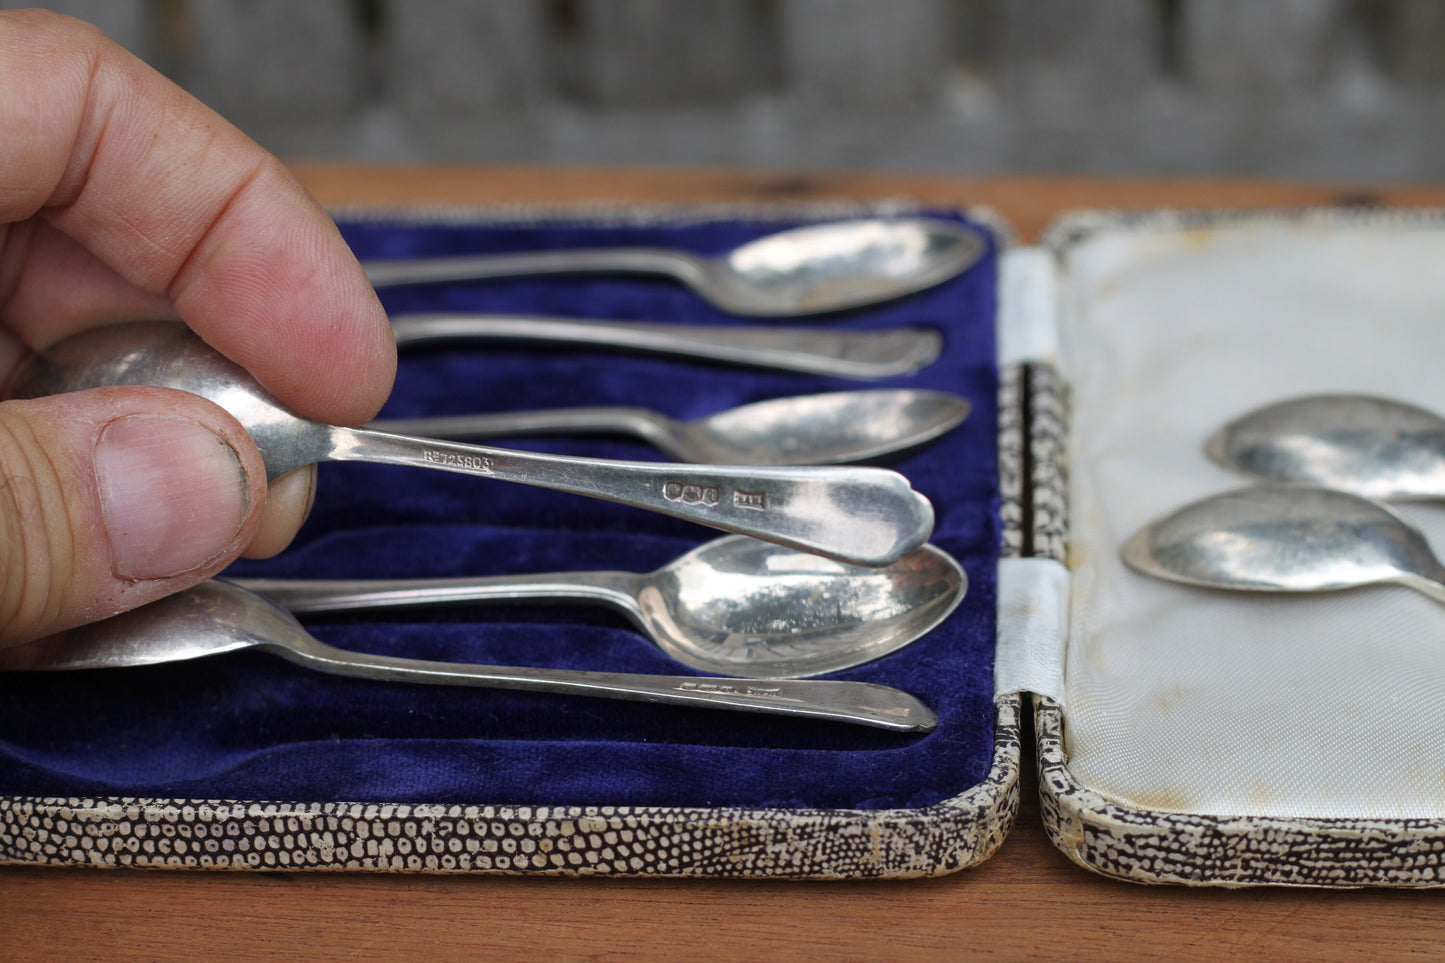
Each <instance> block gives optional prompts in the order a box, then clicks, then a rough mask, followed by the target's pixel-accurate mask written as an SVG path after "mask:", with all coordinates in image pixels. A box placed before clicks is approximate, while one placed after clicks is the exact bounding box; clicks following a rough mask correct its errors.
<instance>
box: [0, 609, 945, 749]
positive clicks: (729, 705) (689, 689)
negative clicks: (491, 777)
mask: <svg viewBox="0 0 1445 963" xmlns="http://www.w3.org/2000/svg"><path fill="white" fill-rule="evenodd" d="M251 647H258V648H262V649H265V650H267V651H270V652H273V653H275V654H277V655H280V656H282V657H283V658H286V659H289V660H291V661H292V662H295V663H297V664H299V665H303V666H305V667H307V668H310V669H316V670H318V671H321V672H329V673H332V674H334V675H347V676H359V677H361V678H366V679H377V680H380V681H388V682H416V683H423V684H428V685H466V686H478V687H483V688H492V689H524V690H529V691H533V692H550V693H560V694H566V695H581V696H594V697H598V698H604V699H625V700H631V701H636V702H660V703H668V704H673V705H687V706H701V707H705V708H713V709H729V710H734V711H741V712H765V713H772V714H775V715H784V716H802V717H808V718H813V719H828V720H832V721H835V722H847V723H854V724H857V725H864V726H873V727H875V728H881V729H892V730H895V731H899V732H928V731H931V730H932V729H934V728H935V727H936V726H937V724H938V719H937V716H936V715H934V713H933V711H932V710H931V709H929V708H928V707H927V706H925V705H924V704H923V703H922V702H920V701H919V700H918V699H916V698H914V697H913V696H911V695H909V694H908V693H906V692H902V691H900V690H898V689H892V688H889V687H887V686H880V685H873V684H871V683H863V682H832V681H825V680H819V679H807V680H769V681H767V682H757V681H749V680H744V679H726V678H718V677H715V676H659V675H639V674H628V673H619V672H586V671H578V670H569V669H544V668H543V669H536V668H517V667H511V666H491V665H471V664H463V663H451V662H428V661H423V660H420V659H399V658H393V657H389V656H379V655H367V654H362V653H357V652H348V651H345V650H342V649H338V648H335V647H334V646H330V645H327V644H326V643H324V642H321V641H320V640H318V639H316V638H315V637H314V636H312V635H311V634H310V633H308V632H307V631H306V630H305V629H304V628H302V627H301V625H300V623H298V622H297V621H296V619H295V617H294V616H292V615H291V613H289V612H287V611H286V610H285V609H283V608H281V607H280V606H278V605H276V604H274V603H272V602H270V601H267V600H266V599H264V598H262V597H261V596H259V595H256V594H254V593H252V592H248V591H246V590H245V589H242V588H240V587H239V586H236V585H231V584H228V583H226V582H222V581H210V582H203V583H201V584H200V585H198V586H195V587H194V588H190V589H187V590H185V591H183V592H180V593H179V594H177V595H172V596H169V597H167V598H164V599H161V600H160V601H158V602H153V603H151V604H150V605H146V606H142V607H141V608H139V609H136V610H134V611H132V612H127V613H125V614H123V615H118V616H115V617H114V618H111V619H107V620H105V621H103V622H95V623H92V624H90V625H86V626H82V627H80V628H76V629H71V630H69V631H67V632H62V633H60V634H58V635H52V636H49V637H47V638H44V639H38V640H36V641H34V642H30V643H28V644H26V645H22V646H17V647H15V648H10V649H5V650H0V669H4V670H20V671H39V670H52V669H98V668H112V667H121V666H138V665H154V664H157V663H162V662H176V661H183V660H187V659H197V658H201V657H202V656H207V655H216V654H219V653H223V652H233V651H235V650H237V649H244V648H251Z"/></svg>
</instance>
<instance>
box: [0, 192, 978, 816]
mask: <svg viewBox="0 0 1445 963" xmlns="http://www.w3.org/2000/svg"><path fill="white" fill-rule="evenodd" d="M941 216H952V215H947V214H944V215H941ZM784 226H788V222H782V221H777V220H768V219H764V220H759V219H745V218H741V217H738V218H725V219H715V218H686V219H673V220H662V221H645V222H632V221H628V222H623V223H614V222H608V221H601V220H588V219H576V220H566V221H563V220H548V221H541V222H533V221H525V220H519V221H517V222H501V223H498V222H491V221H486V222H454V221H440V220H435V221H428V220H417V221H409V220H364V221H355V222H348V223H343V224H342V229H343V231H344V233H345V235H346V237H347V239H348V241H349V242H350V243H351V244H352V246H353V247H354V248H355V250H356V251H357V253H358V254H359V255H360V256H362V257H384V256H408V255H422V254H432V253H448V252H463V251H491V250H524V249H533V248H551V247H566V246H588V245H600V244H607V245H613V244H616V245H662V246H679V247H684V248H689V249H692V250H696V251H699V252H703V253H712V252H718V251H722V250H725V249H726V248H728V247H730V246H732V245H734V244H737V243H741V242H743V241H746V240H748V239H750V238H753V237H756V236H759V235H761V234H764V233H767V232H769V231H771V230H775V229H778V228H780V227H784ZM995 295H996V291H995V255H994V253H992V252H991V253H990V255H989V256H988V258H987V259H986V260H985V261H984V262H983V263H981V264H979V265H977V266H976V267H974V268H973V269H971V270H970V271H969V272H968V273H966V274H965V275H964V276H962V277H960V278H958V279H957V280H954V281H952V282H949V283H947V284H945V285H943V286H941V287H939V288H936V289H934V290H932V291H928V292H925V293H923V294H920V295H915V296H913V297H910V298H908V299H905V300H903V301H901V302H898V303H895V304H892V305H889V306H886V307H881V308H877V309H872V310H867V311H861V312H855V313H850V314H846V315H842V316H836V317H831V318H826V319H822V320H814V321H804V322H798V323H802V324H819V325H830V326H835V327H843V328H852V329H872V328H887V327H892V326H898V325H929V326H934V327H937V328H939V329H941V330H943V331H944V332H945V334H946V338H947V346H946V349H945V354H944V356H943V358H942V359H941V360H940V361H938V362H937V363H936V364H934V365H932V366H931V367H929V368H928V369H926V370H925V371H923V372H921V373H919V374H917V375H914V376H911V377H901V378H896V379H893V380H892V381H890V382H884V383H883V384H897V385H910V386H918V387H928V388H938V389H944V390H950V391H956V392H959V393H961V394H963V395H965V396H967V397H968V398H969V399H970V400H971V401H972V402H973V405H974V408H973V412H972V414H971V415H970V417H969V418H968V420H967V421H966V422H965V423H964V424H963V425H962V426H961V427H959V428H958V429H956V430H954V431H953V432H951V433H950V434H949V435H947V436H946V437H944V438H943V439H941V440H939V441H937V442H936V443H933V444H930V445H928V446H927V447H925V448H922V449H919V450H916V451H914V452H910V453H907V454H906V455H904V456H901V457H897V458H893V459H889V460H886V461H885V463H886V464H889V465H890V466H891V467H895V468H897V469H898V470H900V471H902V472H904V473H905V474H907V475H908V476H909V477H910V478H911V479H912V481H913V484H914V487H916V488H917V489H918V490H920V491H922V492H923V493H924V494H926V495H927V496H928V497H929V498H930V499H932V501H933V503H934V505H935V507H936V509H937V515H938V524H937V529H936V533H935V536H934V541H935V543H936V544H938V545H939V546H941V547H942V548H944V549H945V550H947V551H949V552H951V553H952V554H953V555H954V556H955V557H956V558H958V559H959V561H960V562H962V564H963V565H964V567H965V568H966V569H967V571H968V575H969V578H970V581H971V585H970V589H969V593H968V596H967V598H966V599H965V601H964V602H963V604H962V606H961V607H960V608H959V610H958V611H957V613H956V614H955V615H954V616H953V617H952V618H951V619H950V620H949V621H948V622H947V623H946V624H945V625H944V626H942V627H941V628H939V629H937V630H935V631H934V632H933V633H932V634H931V635H930V636H928V637H927V638H925V639H924V640H922V641H920V642H918V643H916V644H915V645H913V646H911V647H910V648H907V649H905V650H903V651H901V652H899V653H896V654H894V655H891V656H888V657H886V658H884V659H882V660H879V661H877V662H875V663H873V664H871V665H867V666H862V667H859V668H857V669H854V670H850V671H848V672H844V673H839V674H838V675H837V676H836V677H837V678H846V679H857V680H864V681H871V682H880V683H887V684H890V685H895V686H899V687H902V688H904V689H907V690H909V691H912V692H914V693H916V694H917V695H919V696H920V697H922V698H923V699H924V700H925V701H927V702H928V703H929V704H930V705H932V706H933V707H934V708H935V709H936V710H937V711H938V713H939V716H940V717H941V720H942V722H941V725H940V727H939V729H938V730H937V731H936V732H934V733H932V734H930V735H927V736H901V735H894V734H888V733H883V732H877V731H873V730H868V729H863V728H859V727H853V726H844V725H832V724H827V723H822V722H812V721H784V720H780V719H777V718H772V717H761V716H748V715H743V714H737V713H728V712H712V711H706V710H690V709H678V708H671V707H662V706H652V705H645V704H640V703H628V702H612V701H604V700H597V699H586V698H572V697H557V696H547V695H537V694H529V693H507V692H496V691H485V690H470V689H451V688H445V687H430V686H406V685H388V684H380V683H373V682H366V681H362V680H354V679H344V678H337V677H330V676H325V675H321V674H317V673H314V672H310V671H307V670H305V669H301V668H298V667H295V666H292V665H291V664H289V663H287V662H284V661H282V660H280V659H277V658H275V657H272V656H267V655H264V654H258V653H239V654H233V655H228V656H220V657H215V658H211V659H206V660H201V661H197V662H192V663H187V664H177V665H169V666H158V667H151V668H143V669H118V670H106V671H98V672H89V673H64V674H55V675H20V674H16V675H9V676H6V675H0V794H5V795H32V796H89V795H115V796H160V797H190V798H231V799H267V800H296V801H308V800H310V801H315V800H348V801H398V802H403V801H404V802H446V803H499V804H575V805H631V806H638V805H665V806H785V807H827V808H834V807H843V808H854V807H856V808H880V807H919V806H924V805H928V804H931V803H935V802H938V801H939V800H942V799H945V798H948V797H950V796H953V795H956V794H958V793H960V792H962V791H964V790H965V789H967V788H968V787H970V786H972V785H974V784H976V783H978V782H979V781H980V780H981V779H982V778H983V777H984V776H985V775H986V773H987V772H988V768H989V763H990V758H991V753H992V748H993V728H992V727H993V720H994V709H993V701H992V696H993V677H992V666H993V649H994V594H995V593H994V587H995V586H994V570H995V562H996V560H997V546H998V541H999V522H998V504H997V503H998V481H997V478H998V470H997V462H996V431H997V414H996V405H995V394H996V387H997V372H996V368H995V364H994V339H993V319H994V313H995V312H994V307H995ZM384 300H385V301H386V304H387V307H388V309H389V310H390V311H391V312H392V313H393V315H396V314H399V313H402V312H407V311H432V310H446V309H457V310H472V311H505V312H527V313H538V314H557V315H567V316H576V317H599V318H622V319H634V320H658V321H671V322H678V323H705V324H768V323H776V322H766V321H742V320H738V319H733V318H729V317H727V316H725V315H723V314H721V313H719V312H717V311H715V310H713V309H711V308H709V307H707V306H706V305H704V304H703V303H702V302H701V301H699V300H698V299H697V298H696V297H694V296H693V295H691V294H690V293H689V292H687V291H686V290H684V289H683V288H681V287H680V286H678V285H676V284H673V283H671V282H668V281H666V280H653V279H637V278H631V279H625V278H621V277H595V278H585V279H580V278H579V279H552V280H539V279H528V280H508V281H493V282H486V283H472V284H449V285H437V286H429V287H428V286H418V287H413V288H404V289H394V290H390V291H387V292H384ZM863 386H864V385H860V384H859V383H857V382H848V381H843V380H831V379H826V378H819V377H815V376H810V375H801V374H796V375H795V374H779V373H770V372H759V371H752V370H748V369H744V368H737V367H724V366H720V365H710V364H705V363H700V362H687V361H678V360H665V359H661V358H656V357H652V358H648V357H630V356H624V355H621V354H609V353H604V352H597V351H571V350H565V351H564V350H547V349H540V348H536V347H525V346H504V347H499V346H491V347H486V348H471V349H461V348H456V347H448V348H446V349H424V350H423V349H417V350H414V351H412V352H410V353H408V354H407V355H406V356H405V357H404V358H403V360H402V363H401V370H400V374H399V376H398V381H397V387H396V391H395V393H394V395H393V398H392V400H391V402H390V404H389V405H388V408H387V410H386V412H385V414H386V415H390V416H408V415H420V414H427V413H452V412H463V411H471V410H477V411H490V410H506V409H521V408H541V407H549V406H559V405H578V404H635V405H647V406H651V407H655V408H658V409H660V410H662V411H664V412H666V413H669V414H671V415H674V416H678V417H684V418H689V417H697V416H701V415H704V414H707V413H709V412H712V411H716V410H720V409H722V408H725V407H728V406H731V405H736V404H743V403H746V402H750V401H757V400H761V399H764V398H771V397H778V396H783V395H792V394H802V393H808V392H815V391H825V390H839V389H850V388H857V387H863ZM509 444H512V445H513V446H514V447H530V448H535V449H538V450H546V451H567V452H573V453H578V454H589V455H598V456H610V457H626V458H657V457H660V456H658V455H657V454H655V453H654V452H653V451H652V450H651V449H649V448H646V447H644V446H642V445H640V444H637V443H633V442H629V441H625V440H621V439H610V440H608V439H593V440H586V441H583V440H578V439H567V440H561V439H516V440H514V441H512V442H509ZM710 537H712V533H711V532H710V531H709V530H706V529H703V528H701V527H698V526H695V525H692V524H690V523H686V522H681V521H678V520H676V519H672V518H667V517H664V516H660V515H655V514H651V513H648V512H643V511H640V510H635V509H629V508H624V507H619V506H614V505H609V504H605V503H602V502H597V501H593V500H589V499H584V498H581V497H577V496H573V495H566V494H561V493H556V492H548V491H543V490H541V489H533V488H528V487H524V486H520V485H512V484H506V483H502V482H495V481H489V480H480V479H476V478H470V477H464V476H458V475H451V474H447V473H443V472H427V471H418V470H414V469H401V468H388V467H381V466H373V465H356V464H347V465H342V464H330V465H324V466H322V468H321V482H320V490H319V493H318V496H317V501H316V507H315V510H314V512H313V514H312V517H311V519H310V521H309V522H308V523H307V525H306V527H305V529H304V530H303V532H302V534H301V536H300V537H299V539H298V540H297V542H296V544H295V546H294V547H292V548H291V549H290V550H289V551H287V552H285V553H283V555H282V556H281V557H279V558H277V559H273V560H271V561H269V562H266V563H253V562H247V563H238V564H237V565H236V566H235V567H234V568H233V569H232V571H233V573H236V574H260V573H266V574H273V575H295V576H302V575H309V576H317V577H324V576H332V577H361V576H375V577H382V576H395V577H404V576H411V575H428V574H435V575H447V574H458V575H459V574H491V573H504V572H525V571H552V570H563V569H569V568H572V569H606V568H614V569H631V570H635V571H646V570H651V569H654V568H657V567H659V566H661V565H663V564H664V563H666V562H667V561H668V560H670V559H671V558H673V557H674V556H676V555H679V554H681V553H683V552H685V551H687V550H688V549H690V548H692V547H693V546H694V545H696V544H698V543H700V542H701V541H704V540H706V539H708V538H710ZM310 624H311V626H312V628H313V630H314V631H315V633H316V634H317V635H318V636H320V637H321V638H323V639H325V640H326V641H329V642H331V643H333V644H336V645H339V646H343V647H347V648H354V649H359V650H366V651H374V652H387V653H394V654H401V655H408V656H415V657H421V658H428V659H447V660H455V661H473V662H492V663H516V664H536V665H551V666H571V667H578V668H595V669H614V670H622V671H633V672H661V673H688V672H690V671H691V670H688V669H685V668H681V667H679V666H678V665H676V664H674V663H672V662H670V661H669V660H668V659H666V658H665V657H663V656H662V655H661V654H660V653H659V652H658V651H657V650H656V649H655V648H654V647H653V646H652V645H651V644H649V643H648V642H647V641H645V640H644V639H643V638H642V637H641V636H640V635H638V634H637V633H636V632H635V631H634V630H633V629H632V628H631V627H630V626H629V625H628V623H627V622H626V621H625V620H624V619H623V618H622V617H621V616H619V615H615V614H613V613H610V612H608V611H606V610H601V609H594V608H589V607H572V606H545V605H528V606H525V607H484V608H483V607H477V608H456V609H450V610H446V611H438V612H432V613H421V612H415V613H409V614H405V615H398V614H383V615H372V616H369V617H366V618H354V617H353V618H329V619H326V620H314V621H312V622H311V623H310Z"/></svg>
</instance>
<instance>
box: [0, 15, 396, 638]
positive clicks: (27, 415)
mask: <svg viewBox="0 0 1445 963" xmlns="http://www.w3.org/2000/svg"><path fill="white" fill-rule="evenodd" d="M157 318H170V319H177V318H178V319H180V320H182V321H185V322H186V323H187V324H189V325H190V326H191V327H192V328H193V329H194V330H195V331H196V332H197V333H198V334H199V335H200V336H201V337H202V338H204V339H205V340H206V341H207V342H209V343H210V344H211V345H212V346H213V347H215V348H216V349H217V350H219V351H220V352H222V353H223V354H225V355H227V356H228V357H230V358H231V359H232V360H234V361H236V362H238V363H239V364H241V365H243V366H245V367H246V368H247V369H249V370H250V371H251V372H252V373H253V374H254V375H255V376H256V378H257V379H258V380H259V381H260V382H261V383H262V384H263V385H264V386H265V387H266V388H267V389H268V390H269V391H270V392H271V393H272V394H274V395H275V396H276V397H277V398H279V399H281V400H282V401H283V402H285V403H286V404H287V405H289V406H290V407H291V408H293V409H294V410H296V411H297V412H299V413H300V414H303V415H305V416H307V417H310V418H314V419H317V420H320V421H327V422H331V423H335V424H359V423H361V422H364V421H366V420H367V419H369V418H370V417H372V416H373V415H374V414H375V413H376V411H377V410H378V409H379V408H380V407H381V404H382V402H383V401H384V400H385V398H386V395H387V393H388V392H389V391H390V388H391V379H392V376H393V374H394V371H395V363H396V355H395V344H394V341H393V339H392V336H391V332H390V329H389V327H388V325H387V320H386V316H385V314H384V313H383V311H382V308H381V305H380V304H379V303H378V302H377V300H376V296H375V294H374V293H373V292H372V289H371V286H370V284H369V283H368V282H367V280H366V278H365V276H364V275H363V274H362V272H361V269H360V267H359V265H358V264H357V263H356V260H355V259H354V258H353V257H352V255H351V253H350V251H349V250H348V249H347V247H346V245H345V242H344V241H343V240H342V239H341V237H340V235H339V234H338V232H337V231H336V228H335V225H333V224H332V222H331V221H330V219H329V218H328V217H327V216H326V214H325V213H324V212H323V211H322V210H321V209H320V207H319V206H318V205H317V204H316V203H315V201H314V200H312V199H311V198H310V196H309V195H307V194H306V192H305V190H304V189H303V188H302V187H301V185H300V184H299V183H298V182H297V181H296V180H295V178H294V177H292V176H291V174H290V173H289V172H288V171H287V170H286V169H285V168H284V167H283V166H282V165H281V163H280V162H279V161H277V160H276V159H275V158H273V157H271V156H270V155H269V154H267V153H266V152H265V151H264V150H262V149H261V148H260V147H259V146H258V145H256V144H255V143H253V142H252V141H250V140H249V139H247V138H246V137H245V136H244V135H242V134H241V133H240V132H239V131H237V130H236V129H235V128H233V127H232V126H231V125H229V124H227V123H226V122H225V121H224V120H222V119H221V118H220V117H219V116H217V115H216V114H214V113H212V112H211V111H209V110H208V109H207V108H205V107H204V106H202V105H201V104H200V103H199V102H198V101H196V100H194V99H193V98H191V97H190V96H189V95H187V94H185V93H184V92H183V91H181V90H180V89H179V88H177V87H175V86H174V85H172V84H171V83H170V82H169V81H167V80H165V79H164V78H163V77H161V76H160V75H159V74H158V73H156V72H155V71H153V70H151V69H150V68H149V67H147V66H146V65H145V64H143V63H141V62H140V61H139V60H137V59H136V58H134V57H132V56H131V55H130V54H128V53H127V52H126V51H125V50H124V49H122V48H121V47H120V46H118V45H117V44H115V43H113V42H111V41H109V40H106V39H105V38H104V37H103V36H102V35H101V34H100V33H99V32H98V31H96V30H95V29H94V28H92V27H90V26H88V25H86V24H83V23H81V22H80V21H77V20H72V19H69V18H65V17H60V16H58V15H55V14H51V13H46V12H44V11H35V10H31V11H0V382H4V381H6V380H8V378H9V376H10V374H11V372H13V370H14V369H15V367H16V366H17V365H18V364H20V363H21V362H22V361H23V360H24V359H25V358H26V357H27V356H28V355H29V354H30V352H32V351H36V350H42V349H44V348H45V347H46V346H48V345H50V344H52V343H54V342H55V341H58V340H60V339H61V338H63V337H65V336H66V335H68V334H71V333H74V332H75V331H78V330H82V329H84V328H88V327H92V326H95V325H99V324H106V323H111V322H116V321H127V320H139V319H157ZM265 478H266V476H265V470H264V468H263V466H262V464H261V456H260V453H259V452H258V451H257V449H256V447H255V445H254V444H253V443H252V442H251V440H250V438H249V437H248V436H247V435H246V433H245V431H244V430H243V429H242V428H241V426H240V425H239V424H238V423H237V422H236V421H235V419H234V418H232V417H231V416H230V415H229V414H227V413H226V412H225V411H223V410H222V409H221V408H219V407H217V406H216V405H214V404H212V403H211V402H209V401H206V400H204V399H202V398H200V397H199V396H196V395H191V394H187V393H185V392H179V391H174V390H171V389H165V388H102V389H95V390H92V391H84V392H77V393H75V394H69V395H58V396H54V397H49V398H38V399H33V400H26V401H6V402H4V403H0V646H3V645H7V644H14V643H18V642H21V641H25V640H28V639H32V638H37V637H39V636H42V635H47V634H49V633H52V632H56V631H59V630H60V629H63V628H66V627H69V626H72V625H77V624H81V623H83V622H88V621H93V620H95V619H98V618H103V617H105V616H108V615H111V614H114V613H116V612H119V611H123V610H125V609H129V608H134V607H135V606H138V605H141V604H144V603H146V602H149V601H152V600H154V599H156V598H159V597H161V596H163V595H166V594H169V593H171V592H175V591H178V590H179V589H181V588H184V587H186V586H188V585H192V584H195V583H197V582H199V581H201V580H203V579H205V578H208V577H210V576H211V575H213V574H215V573H216V572H218V571H220V570H221V569H222V568H224V567H225V566H226V565H227V564H228V563H229V562H230V561H231V560H232V559H234V558H235V557H236V556H237V555H238V554H243V553H244V554H246V555H249V556H253V557H264V556H266V555H270V554H274V553H275V552H277V551H280V550H281V549H282V548H284V547H285V546H286V544H288V543H289V542H290V540H291V538H292V537H293V536H294V535H295V533H296V530H297V528H298V527H299V526H300V524H301V522H302V520H303V519H304V518H305V515H306V511H307V509H308V508H309V506H310V497H311V492H312V486H313V485H314V480H315V474H314V469H303V470H302V471H300V472H294V473H292V474H291V475H288V476H286V477H285V478H282V479H278V480H277V481H276V482H275V483H274V484H273V485H272V486H270V489H269V491H268V489H267V486H266V481H265Z"/></svg>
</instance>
